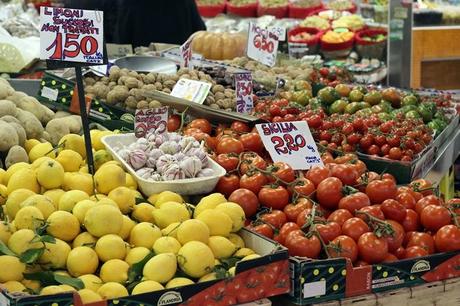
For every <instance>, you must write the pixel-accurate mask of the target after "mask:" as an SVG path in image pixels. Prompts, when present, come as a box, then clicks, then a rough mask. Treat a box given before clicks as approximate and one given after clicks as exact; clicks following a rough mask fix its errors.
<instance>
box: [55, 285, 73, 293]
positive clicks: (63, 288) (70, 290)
mask: <svg viewBox="0 0 460 306" xmlns="http://www.w3.org/2000/svg"><path fill="white" fill-rule="evenodd" d="M59 288H61V289H62V291H64V292H75V291H77V290H76V289H75V288H74V287H72V286H69V285H59Z"/></svg>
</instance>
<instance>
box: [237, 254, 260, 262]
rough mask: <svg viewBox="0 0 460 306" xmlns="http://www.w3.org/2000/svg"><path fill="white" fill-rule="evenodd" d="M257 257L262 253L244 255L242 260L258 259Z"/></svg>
mask: <svg viewBox="0 0 460 306" xmlns="http://www.w3.org/2000/svg"><path fill="white" fill-rule="evenodd" d="M256 258H260V255H259V254H250V255H247V256H245V257H243V259H241V261H247V260H252V259H256Z"/></svg>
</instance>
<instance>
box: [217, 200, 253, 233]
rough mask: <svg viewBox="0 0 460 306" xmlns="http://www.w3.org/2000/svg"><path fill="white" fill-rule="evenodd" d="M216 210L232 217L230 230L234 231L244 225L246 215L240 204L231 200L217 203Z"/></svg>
mask: <svg viewBox="0 0 460 306" xmlns="http://www.w3.org/2000/svg"><path fill="white" fill-rule="evenodd" d="M216 210H218V211H221V212H223V213H224V214H226V215H227V216H229V217H230V218H231V219H232V232H233V233H236V232H238V231H239V230H240V229H241V228H243V226H244V221H246V215H245V214H244V210H243V208H241V206H240V205H238V204H236V203H233V202H225V203H221V204H219V205H217V207H216Z"/></svg>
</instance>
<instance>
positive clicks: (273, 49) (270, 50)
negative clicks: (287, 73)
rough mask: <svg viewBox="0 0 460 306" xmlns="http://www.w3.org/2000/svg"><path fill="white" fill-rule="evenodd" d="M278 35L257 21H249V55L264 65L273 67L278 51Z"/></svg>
mask: <svg viewBox="0 0 460 306" xmlns="http://www.w3.org/2000/svg"><path fill="white" fill-rule="evenodd" d="M278 40H279V38H278V35H277V33H275V32H273V31H271V30H270V29H268V30H267V29H264V28H261V27H259V26H257V25H256V24H255V23H252V22H250V23H249V33H248V45H247V55H248V57H249V58H252V59H254V60H256V61H258V62H261V63H262V64H264V65H267V66H270V67H273V66H274V65H275V64H276V55H277V53H278Z"/></svg>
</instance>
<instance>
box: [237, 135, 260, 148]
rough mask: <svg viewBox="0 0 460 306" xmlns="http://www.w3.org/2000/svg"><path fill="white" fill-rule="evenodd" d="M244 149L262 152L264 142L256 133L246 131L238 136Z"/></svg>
mask: <svg viewBox="0 0 460 306" xmlns="http://www.w3.org/2000/svg"><path fill="white" fill-rule="evenodd" d="M240 141H241V143H242V144H243V147H244V150H245V151H253V152H262V150H263V149H264V144H263V143H262V139H261V138H260V136H259V134H257V133H248V134H243V135H241V136H240Z"/></svg>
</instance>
